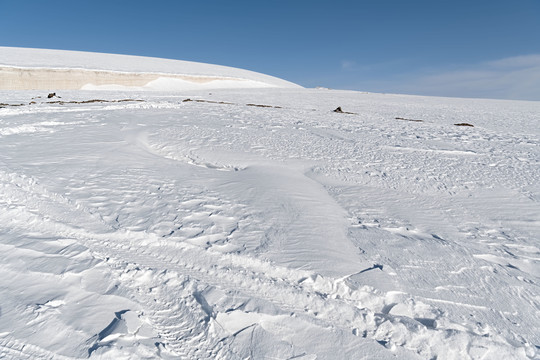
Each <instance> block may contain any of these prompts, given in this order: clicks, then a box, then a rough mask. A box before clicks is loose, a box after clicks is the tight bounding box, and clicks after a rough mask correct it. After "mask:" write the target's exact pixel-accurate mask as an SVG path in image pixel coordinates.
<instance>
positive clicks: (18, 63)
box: [0, 47, 299, 91]
mask: <svg viewBox="0 0 540 360" xmlns="http://www.w3.org/2000/svg"><path fill="white" fill-rule="evenodd" d="M260 87H285V88H298V87H299V86H298V85H296V84H293V83H291V82H288V81H285V80H281V79H278V78H275V77H272V76H268V75H264V74H260V73H256V72H253V71H248V70H242V69H236V68H231V67H227V66H220V65H210V64H203V63H196V62H191V61H179V60H167V59H158V58H149V57H142V56H128V55H113V54H99V53H89V52H81V51H64V50H43V49H27V48H9V47H0V90H32V89H34V90H35V89H44V90H51V89H54V90H66V89H72V90H76V89H87V90H96V89H101V90H119V89H121V90H162V91H178V90H195V89H219V88H260Z"/></svg>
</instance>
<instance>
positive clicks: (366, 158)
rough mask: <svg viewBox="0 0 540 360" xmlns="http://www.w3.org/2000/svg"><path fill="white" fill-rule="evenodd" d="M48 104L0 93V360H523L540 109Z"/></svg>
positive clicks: (531, 335)
mask: <svg viewBox="0 0 540 360" xmlns="http://www.w3.org/2000/svg"><path fill="white" fill-rule="evenodd" d="M113 70H114V69H113ZM46 95H47V94H46V93H43V92H37V91H9V92H8V91H0V104H1V105H0V250H1V254H2V255H0V256H1V259H0V268H1V271H2V277H0V291H1V292H0V293H1V294H2V301H1V302H0V358H7V359H25V358H26V359H39V358H44V359H50V358H52V359H66V358H69V359H73V358H77V359H78V358H88V357H89V358H92V359H93V358H103V359H153V358H165V359H177V358H188V359H205V358H208V359H216V358H217V359H246V358H251V359H263V358H279V359H291V358H298V359H395V358H398V359H433V358H437V359H527V358H529V359H533V358H537V357H538V356H539V354H538V346H539V345H540V338H539V334H540V328H539V327H540V326H539V325H540V312H539V308H540V306H539V305H540V297H539V294H540V291H539V286H538V282H539V281H540V279H539V276H540V274H539V270H538V269H539V263H540V245H539V243H538V239H539V236H540V205H539V201H540V186H539V184H540V166H539V165H540V164H539V162H540V150H539V149H540V147H539V145H540V141H539V135H540V131H539V129H540V127H539V126H538V125H539V120H540V119H539V117H538V114H540V103H538V102H518V101H492V100H475V99H447V98H427V97H413V96H399V95H381V94H366V93H360V92H345V91H331V90H307V89H284V88H278V89H276V88H264V89H248V90H246V89H233V90H231V89H220V90H212V91H211V93H209V91H208V90H206V91H200V90H186V91H185V92H182V93H168V92H162V93H160V92H145V91H143V92H133V91H129V92H124V91H119V90H117V91H99V90H96V91H95V92H85V91H62V92H58V95H59V96H60V97H61V99H60V100H61V101H62V102H53V100H54V101H58V99H47V98H46ZM92 99H100V100H102V101H95V102H88V101H86V100H92ZM187 99H190V101H186V100H187ZM115 100H128V101H122V102H118V101H115ZM129 100H142V101H129ZM31 102H33V103H31ZM338 106H341V107H342V109H343V111H344V112H350V113H352V114H345V113H335V112H333V111H332V110H334V109H335V108H336V107H338ZM397 118H399V119H397ZM403 119H414V120H422V121H405V120H403ZM463 122H466V123H470V124H473V125H474V127H458V126H455V125H454V124H456V123H463Z"/></svg>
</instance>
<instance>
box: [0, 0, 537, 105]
mask: <svg viewBox="0 0 540 360" xmlns="http://www.w3.org/2000/svg"><path fill="white" fill-rule="evenodd" d="M0 5H1V6H0V45H1V46H20V47H36V48H51V49H66V50H83V51H96V52H108V53H120V54H131V55H144V56H155V57H163V58H173V59H181V60H192V61H200V62H208V63H213V64H221V65H228V66H234V67H240V68H245V69H250V70H254V71H258V72H262V73H266V74H270V75H274V76H278V77H281V78H284V79H287V80H290V81H293V82H296V83H298V84H300V85H303V86H306V87H315V86H325V87H330V88H339V89H354V90H362V91H373V92H393V93H410V94H421V95H442V96H462V97H493V98H511V99H529V100H540V0H513V1H510V0H508V1H498V0H490V1H487V0H469V1H461V0H456V1H443V0H430V1H428V0H425V1H424V0H411V1H399V0H379V1H375V0H371V1H360V0H358V1H352V0H350V1H342V0H332V1H318V0H310V1H303V0H298V1H294V0H289V1H281V0H275V1H253V0H252V1H243V0H242V1H233V0H231V1H219V0H190V1H159V0H155V1H148V0H147V1H138V0H131V1H123V0H108V1H101V0H93V1H74V0H70V1H55V0H49V1H47V0H40V1H33V0H30V1H15V0H12V1H10V0H0Z"/></svg>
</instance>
